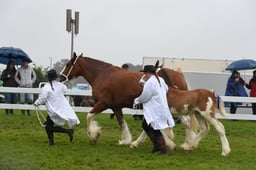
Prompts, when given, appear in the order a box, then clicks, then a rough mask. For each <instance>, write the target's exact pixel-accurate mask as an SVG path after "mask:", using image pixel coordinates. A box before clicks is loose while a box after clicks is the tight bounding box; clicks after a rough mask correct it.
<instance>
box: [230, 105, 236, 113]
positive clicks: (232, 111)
mask: <svg viewBox="0 0 256 170" xmlns="http://www.w3.org/2000/svg"><path fill="white" fill-rule="evenodd" d="M236 110H237V107H236V105H235V104H234V103H230V113H231V114H235V113H236Z"/></svg>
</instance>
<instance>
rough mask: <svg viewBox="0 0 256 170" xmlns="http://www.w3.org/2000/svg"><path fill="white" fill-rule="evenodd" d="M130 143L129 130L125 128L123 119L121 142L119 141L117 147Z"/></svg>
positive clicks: (125, 124)
mask: <svg viewBox="0 0 256 170" xmlns="http://www.w3.org/2000/svg"><path fill="white" fill-rule="evenodd" d="M131 142H132V136H131V133H130V130H129V128H128V126H127V123H126V121H125V120H124V119H123V124H122V136H121V140H119V145H128V144H130V143H131Z"/></svg>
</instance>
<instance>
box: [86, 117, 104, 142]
mask: <svg viewBox="0 0 256 170" xmlns="http://www.w3.org/2000/svg"><path fill="white" fill-rule="evenodd" d="M94 116H95V114H92V113H88V114H87V133H88V136H89V138H90V139H91V141H92V142H93V143H97V142H98V139H99V137H100V135H101V127H99V126H98V123H97V121H94V120H93V117H94Z"/></svg>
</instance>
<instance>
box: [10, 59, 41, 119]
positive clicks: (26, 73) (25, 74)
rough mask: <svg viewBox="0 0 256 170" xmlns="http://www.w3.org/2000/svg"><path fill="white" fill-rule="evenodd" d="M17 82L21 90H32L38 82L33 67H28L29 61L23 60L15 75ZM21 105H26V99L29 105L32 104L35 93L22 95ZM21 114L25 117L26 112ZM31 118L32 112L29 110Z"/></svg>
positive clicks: (22, 111) (23, 111)
mask: <svg viewBox="0 0 256 170" xmlns="http://www.w3.org/2000/svg"><path fill="white" fill-rule="evenodd" d="M15 80H16V82H17V83H18V85H19V87H21V88H32V87H33V83H34V82H35V81H36V73H35V71H34V69H33V68H32V67H30V66H29V65H28V61H27V60H22V65H21V67H20V68H18V70H17V72H16V74H15ZM19 95H20V104H25V102H26V99H27V103H28V104H32V103H33V100H34V96H33V93H20V94H19ZM21 114H22V115H25V110H21ZM27 114H28V115H29V116H30V111H29V110H27Z"/></svg>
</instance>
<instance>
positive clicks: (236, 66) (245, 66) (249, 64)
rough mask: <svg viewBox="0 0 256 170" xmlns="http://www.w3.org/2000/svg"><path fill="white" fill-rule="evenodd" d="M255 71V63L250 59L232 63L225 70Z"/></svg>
mask: <svg viewBox="0 0 256 170" xmlns="http://www.w3.org/2000/svg"><path fill="white" fill-rule="evenodd" d="M252 69H256V61H255V60H252V59H241V60H236V61H233V62H232V63H231V64H229V65H228V66H227V68H226V70H230V71H234V70H252Z"/></svg>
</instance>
